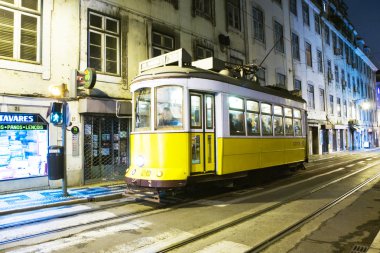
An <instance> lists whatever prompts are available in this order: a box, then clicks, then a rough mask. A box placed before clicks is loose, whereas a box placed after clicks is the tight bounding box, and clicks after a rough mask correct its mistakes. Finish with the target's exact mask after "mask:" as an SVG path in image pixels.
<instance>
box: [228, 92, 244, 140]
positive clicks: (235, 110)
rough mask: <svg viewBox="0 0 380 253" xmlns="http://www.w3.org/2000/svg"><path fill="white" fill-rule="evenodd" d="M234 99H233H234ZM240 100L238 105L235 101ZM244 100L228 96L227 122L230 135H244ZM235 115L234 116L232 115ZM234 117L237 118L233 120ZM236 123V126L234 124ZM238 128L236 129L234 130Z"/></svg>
mask: <svg viewBox="0 0 380 253" xmlns="http://www.w3.org/2000/svg"><path fill="white" fill-rule="evenodd" d="M234 100H235V101H234ZM238 101H239V102H240V103H239V104H240V106H239V105H238V104H237V102H238ZM244 102H245V100H244V99H243V98H239V97H236V96H229V97H228V122H229V126H230V135H231V136H236V135H237V136H242V135H243V136H244V135H245V133H246V131H245V129H246V127H245V115H244V112H245V108H244V105H245V103H244ZM235 105H236V106H235ZM234 115H236V117H235V116H234ZM234 118H236V119H237V120H234ZM236 125H237V126H236ZM237 128H239V129H240V131H239V129H238V130H235V129H237Z"/></svg>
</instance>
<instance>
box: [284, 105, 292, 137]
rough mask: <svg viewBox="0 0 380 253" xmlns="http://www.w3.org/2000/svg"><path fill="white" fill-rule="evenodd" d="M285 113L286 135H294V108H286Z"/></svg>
mask: <svg viewBox="0 0 380 253" xmlns="http://www.w3.org/2000/svg"><path fill="white" fill-rule="evenodd" d="M284 113H285V135H287V136H293V135H294V129H293V111H292V108H286V107H285V108H284Z"/></svg>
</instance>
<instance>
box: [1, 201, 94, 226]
mask: <svg viewBox="0 0 380 253" xmlns="http://www.w3.org/2000/svg"><path fill="white" fill-rule="evenodd" d="M88 209H91V207H89V206H85V205H78V206H72V207H65V208H54V209H50V210H49V209H48V210H44V211H43V212H41V210H38V212H31V213H30V212H29V213H27V214H25V213H21V214H16V215H12V216H10V217H9V216H7V217H5V218H0V224H1V226H4V225H7V224H12V223H17V222H22V221H29V220H35V219H40V218H46V217H49V216H56V215H60V214H69V213H73V212H80V211H85V210H88Z"/></svg>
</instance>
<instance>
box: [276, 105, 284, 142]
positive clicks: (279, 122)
mask: <svg viewBox="0 0 380 253" xmlns="http://www.w3.org/2000/svg"><path fill="white" fill-rule="evenodd" d="M273 114H274V116H273V122H274V135H276V136H280V135H284V124H283V118H282V116H283V112H282V107H281V106H278V105H275V106H273Z"/></svg>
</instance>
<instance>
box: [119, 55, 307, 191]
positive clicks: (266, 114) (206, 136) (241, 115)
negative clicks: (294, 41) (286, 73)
mask: <svg viewBox="0 0 380 253" xmlns="http://www.w3.org/2000/svg"><path fill="white" fill-rule="evenodd" d="M211 60H212V59H211ZM211 60H210V61H211ZM172 62H178V66H162V65H167V64H168V63H172ZM198 62H200V61H198ZM157 65H161V66H158V67H157ZM194 65H197V64H196V63H193V66H192V65H191V59H190V60H189V56H188V55H187V53H186V52H185V51H184V50H183V49H180V50H177V51H174V52H171V53H168V54H166V55H161V56H159V57H156V58H152V59H150V60H147V61H144V62H141V63H140V74H139V75H138V76H137V77H136V78H135V79H134V80H133V82H132V85H131V91H132V92H133V117H132V118H133V120H132V124H133V127H132V132H131V137H130V144H131V164H130V167H129V168H128V169H127V171H126V183H127V184H128V186H130V187H134V188H136V187H142V188H154V189H157V190H160V189H173V188H178V187H184V186H186V185H188V184H190V183H194V182H200V181H207V180H218V179H226V178H235V177H242V176H245V175H248V173H249V172H250V171H252V170H255V169H261V168H268V167H274V166H281V165H293V166H294V165H299V164H302V163H303V162H304V161H306V160H307V152H306V145H307V143H306V140H307V138H306V130H307V128H306V103H305V101H304V100H303V99H302V98H300V97H298V96H294V95H292V94H290V92H287V91H280V90H276V89H272V88H269V87H261V86H260V85H257V84H253V83H252V82H250V81H248V80H244V79H238V78H234V77H230V76H226V75H222V74H220V73H218V72H214V71H211V70H206V69H201V68H198V67H194ZM211 65H213V64H211ZM209 68H211V69H212V68H215V66H214V67H209Z"/></svg>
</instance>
